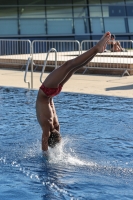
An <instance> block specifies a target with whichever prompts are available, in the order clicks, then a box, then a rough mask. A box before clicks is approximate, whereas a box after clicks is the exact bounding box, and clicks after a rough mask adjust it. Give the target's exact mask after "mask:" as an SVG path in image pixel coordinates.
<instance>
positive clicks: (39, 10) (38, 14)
mask: <svg viewBox="0 0 133 200" xmlns="http://www.w3.org/2000/svg"><path fill="white" fill-rule="evenodd" d="M19 17H20V18H44V17H45V11H44V7H24V6H23V7H20V8H19Z"/></svg>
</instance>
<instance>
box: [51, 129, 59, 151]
mask: <svg viewBox="0 0 133 200" xmlns="http://www.w3.org/2000/svg"><path fill="white" fill-rule="evenodd" d="M60 141H61V135H60V133H59V132H58V131H57V130H53V131H51V134H50V136H49V139H48V146H49V147H51V148H54V147H55V146H56V144H58V143H59V142H60Z"/></svg>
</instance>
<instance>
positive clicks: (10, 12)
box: [0, 7, 17, 18]
mask: <svg viewBox="0 0 133 200" xmlns="http://www.w3.org/2000/svg"><path fill="white" fill-rule="evenodd" d="M0 18H17V8H12V7H11V8H10V7H6V8H4V7H1V8H0Z"/></svg>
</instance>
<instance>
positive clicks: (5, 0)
mask: <svg viewBox="0 0 133 200" xmlns="http://www.w3.org/2000/svg"><path fill="white" fill-rule="evenodd" d="M0 5H8V6H9V5H17V0H0Z"/></svg>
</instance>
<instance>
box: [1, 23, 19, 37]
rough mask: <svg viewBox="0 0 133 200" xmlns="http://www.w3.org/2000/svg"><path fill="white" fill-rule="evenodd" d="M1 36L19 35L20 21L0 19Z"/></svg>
mask: <svg viewBox="0 0 133 200" xmlns="http://www.w3.org/2000/svg"><path fill="white" fill-rule="evenodd" d="M0 27H2V28H0V35H17V34H18V21H17V19H0Z"/></svg>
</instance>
